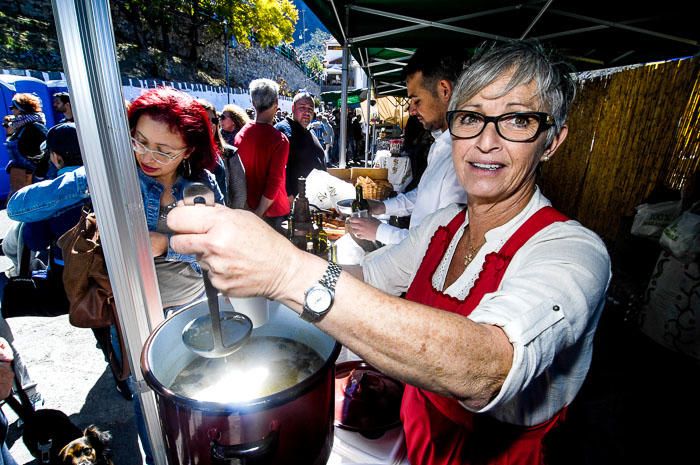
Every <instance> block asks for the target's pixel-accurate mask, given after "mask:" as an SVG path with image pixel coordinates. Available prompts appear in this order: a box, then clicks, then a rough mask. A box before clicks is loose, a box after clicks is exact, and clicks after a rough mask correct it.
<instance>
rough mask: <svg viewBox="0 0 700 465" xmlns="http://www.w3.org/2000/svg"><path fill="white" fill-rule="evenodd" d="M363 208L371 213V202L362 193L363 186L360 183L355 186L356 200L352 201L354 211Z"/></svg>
mask: <svg viewBox="0 0 700 465" xmlns="http://www.w3.org/2000/svg"><path fill="white" fill-rule="evenodd" d="M363 210H364V211H366V212H368V213H369V202H367V200H365V198H364V195H363V194H362V186H361V185H359V184H358V185H357V186H355V200H353V201H352V211H353V213H355V212H360V211H363Z"/></svg>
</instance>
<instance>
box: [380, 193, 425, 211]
mask: <svg viewBox="0 0 700 465" xmlns="http://www.w3.org/2000/svg"><path fill="white" fill-rule="evenodd" d="M417 196H418V189H417V188H416V189H413V190H412V191H408V192H404V193H401V194H399V195H397V196H396V197H392V198H390V199H386V200H384V208H386V214H387V215H395V216H408V215H410V214H411V212H413V207H414V205H415V204H416V197H417Z"/></svg>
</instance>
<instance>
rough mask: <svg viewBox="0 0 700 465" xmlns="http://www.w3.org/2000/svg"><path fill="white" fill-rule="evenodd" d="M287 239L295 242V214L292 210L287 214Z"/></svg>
mask: <svg viewBox="0 0 700 465" xmlns="http://www.w3.org/2000/svg"><path fill="white" fill-rule="evenodd" d="M287 239H289V240H290V241H291V242H294V214H293V213H292V212H291V211H290V212H289V215H288V216H287Z"/></svg>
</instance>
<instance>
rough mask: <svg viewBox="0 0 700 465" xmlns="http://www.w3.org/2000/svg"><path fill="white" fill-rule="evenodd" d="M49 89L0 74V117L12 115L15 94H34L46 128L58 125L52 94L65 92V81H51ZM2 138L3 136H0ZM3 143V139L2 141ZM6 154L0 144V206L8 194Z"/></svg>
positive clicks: (33, 80) (27, 78)
mask: <svg viewBox="0 0 700 465" xmlns="http://www.w3.org/2000/svg"><path fill="white" fill-rule="evenodd" d="M51 83H52V86H51V87H49V86H48V85H47V83H46V82H44V81H42V80H41V79H37V78H33V77H30V76H17V75H14V74H0V105H1V106H0V115H2V116H5V115H9V114H12V112H11V111H10V104H11V103H12V97H13V96H14V95H15V94H17V93H29V94H34V95H36V96H37V97H39V99H41V106H42V110H43V111H44V114H45V115H46V127H48V128H50V127H51V126H53V125H55V124H56V123H58V121H59V120H60V119H61V117H62V115H61V114H60V113H59V114H57V113H55V112H54V109H53V94H54V93H56V92H61V91H65V90H66V88H67V87H66V85H65V81H51ZM2 135H3V137H4V136H5V134H2ZM3 141H4V139H3ZM7 162H8V154H7V148H6V147H5V144H0V204H1V205H4V203H5V201H6V200H7V194H8V193H9V192H10V178H9V176H8V174H7V172H6V171H5V166H7Z"/></svg>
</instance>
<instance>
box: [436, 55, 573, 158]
mask: <svg viewBox="0 0 700 465" xmlns="http://www.w3.org/2000/svg"><path fill="white" fill-rule="evenodd" d="M509 73H512V77H511V79H510V82H509V83H508V85H507V86H506V88H505V89H504V90H503V95H505V94H507V93H508V92H510V91H511V90H513V89H514V88H515V87H517V86H519V85H523V84H528V83H530V82H532V81H534V82H535V84H536V86H537V89H536V92H537V94H536V96H537V98H538V99H539V101H540V104H541V105H542V108H540V110H541V111H546V112H548V113H551V115H552V116H553V117H554V126H553V127H552V128H551V129H550V130H549V131H548V132H547V140H546V143H545V147H547V146H549V144H551V142H552V140H553V139H554V136H555V135H556V134H558V133H559V131H561V128H562V127H563V126H564V123H565V122H566V117H567V115H568V113H569V107H570V105H571V102H573V100H574V96H575V95H576V77H575V75H574V74H573V68H572V67H571V65H569V64H567V63H564V62H563V61H561V60H559V59H557V58H555V57H554V55H553V54H552V53H548V52H546V51H545V50H544V48H543V47H542V46H541V45H540V44H539V43H537V42H534V41H513V42H507V43H504V44H496V45H491V46H488V47H484V48H482V49H481V50H480V51H477V53H476V54H475V55H474V58H473V59H472V62H471V63H470V64H469V66H467V68H466V69H465V71H464V73H462V76H460V78H459V80H458V81H457V84H456V85H455V88H454V91H453V93H452V99H451V100H450V104H449V107H448V110H458V109H459V108H460V107H462V106H463V105H464V104H465V103H466V102H467V101H468V100H470V99H471V98H472V97H474V96H475V95H477V94H478V93H479V92H481V90H482V89H484V88H485V87H487V86H489V85H491V84H492V83H493V82H495V81H496V80H498V79H499V78H501V77H502V76H503V75H505V74H509Z"/></svg>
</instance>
